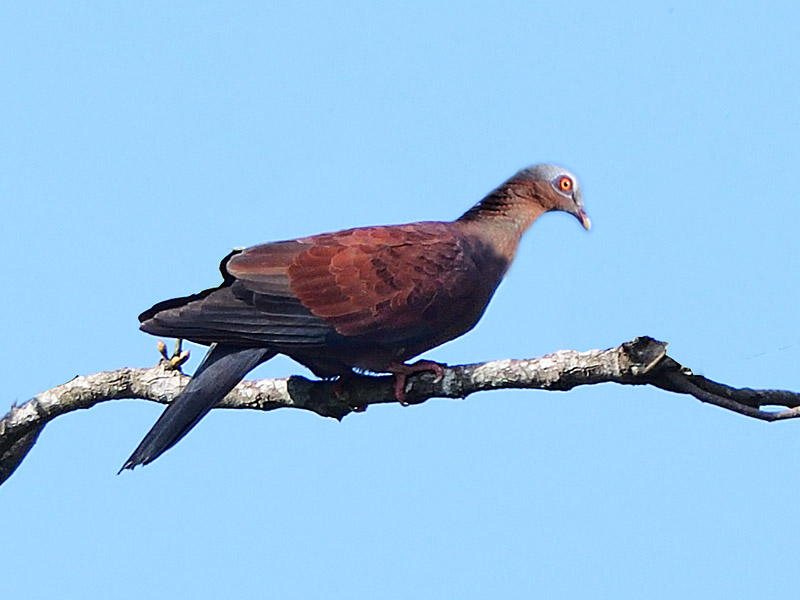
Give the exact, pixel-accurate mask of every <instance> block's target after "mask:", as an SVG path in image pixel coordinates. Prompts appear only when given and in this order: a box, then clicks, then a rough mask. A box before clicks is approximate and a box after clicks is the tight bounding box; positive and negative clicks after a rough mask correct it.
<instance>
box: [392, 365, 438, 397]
mask: <svg viewBox="0 0 800 600" xmlns="http://www.w3.org/2000/svg"><path fill="white" fill-rule="evenodd" d="M446 366H447V365H444V364H442V363H437V362H434V361H432V360H418V361H417V362H415V363H414V364H411V365H407V364H404V363H401V364H399V365H393V366H392V368H391V369H390V372H391V373H393V374H394V397H395V398H397V401H398V402H399V403H400V404H402V405H403V406H410V405H412V404H419V403H420V402H423V401H422V400H421V401H419V402H409V401H408V400H407V399H406V382H407V381H408V376H409V375H413V374H414V373H421V372H425V371H433V373H434V375H435V377H434V379H433V382H434V383H439V382H440V381H441V380H442V378H443V377H444V368H445V367H446Z"/></svg>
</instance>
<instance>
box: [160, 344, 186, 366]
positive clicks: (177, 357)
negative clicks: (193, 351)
mask: <svg viewBox="0 0 800 600" xmlns="http://www.w3.org/2000/svg"><path fill="white" fill-rule="evenodd" d="M182 345H183V340H175V350H174V351H173V353H172V356H168V355H167V345H166V344H165V343H164V342H162V341H161V340H158V353H159V354H161V357H162V362H163V363H164V364H165V365H166V367H167V368H168V369H170V370H176V371H180V370H181V366H182V365H183V364H184V363H185V362H186V361H187V360H189V351H188V350H183V349H182Z"/></svg>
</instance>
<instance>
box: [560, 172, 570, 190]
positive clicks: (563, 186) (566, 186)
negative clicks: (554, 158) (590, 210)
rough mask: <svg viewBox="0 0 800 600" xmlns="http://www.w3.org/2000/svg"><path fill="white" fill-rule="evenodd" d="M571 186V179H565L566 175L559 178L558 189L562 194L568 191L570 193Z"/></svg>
mask: <svg viewBox="0 0 800 600" xmlns="http://www.w3.org/2000/svg"><path fill="white" fill-rule="evenodd" d="M572 185H573V184H572V179H570V178H569V177H567V176H566V175H563V176H562V177H561V178H560V179H559V180H558V187H559V189H560V190H561V191H562V192H569V191H572Z"/></svg>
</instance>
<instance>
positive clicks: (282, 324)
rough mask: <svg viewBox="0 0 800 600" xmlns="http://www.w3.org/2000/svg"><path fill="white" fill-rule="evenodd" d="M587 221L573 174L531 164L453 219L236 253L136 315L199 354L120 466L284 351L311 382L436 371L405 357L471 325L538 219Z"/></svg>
mask: <svg viewBox="0 0 800 600" xmlns="http://www.w3.org/2000/svg"><path fill="white" fill-rule="evenodd" d="M550 211H563V212H566V213H569V214H571V215H574V216H575V217H576V218H577V219H578V221H579V222H580V223H581V225H582V226H583V227H584V228H585V229H586V230H587V231H588V230H589V229H590V227H591V222H590V220H589V217H588V216H587V214H586V211H585V209H584V205H583V198H582V193H581V187H580V184H579V182H578V179H577V177H576V176H575V175H574V174H572V173H571V172H570V171H568V170H567V169H565V168H563V167H559V166H556V165H553V164H537V165H533V166H531V167H528V168H524V169H522V170H520V171H518V172H517V173H516V174H515V175H513V176H512V177H510V178H509V179H508V180H506V181H505V182H504V183H502V184H501V185H500V186H498V187H497V188H495V189H494V190H493V191H491V192H490V193H489V194H487V195H486V196H485V197H484V198H483V199H482V200H480V202H478V203H477V204H475V205H474V206H472V207H471V208H470V209H469V210H467V211H466V212H465V213H464V214H462V215H461V216H460V217H459V218H457V219H455V220H454V221H422V222H416V223H409V224H405V225H384V226H374V227H359V228H355V229H346V230H342V231H336V232H332V233H323V234H319V235H313V236H310V237H303V238H299V239H294V240H285V241H278V242H271V243H267V244H262V245H257V246H252V247H249V248H245V249H237V250H234V251H232V252H231V253H230V254H228V255H227V256H226V257H225V258H224V259H223V260H222V262H221V263H220V272H221V274H222V283H221V284H220V285H218V286H217V287H214V288H210V289H207V290H205V291H201V292H199V293H197V294H193V295H190V296H186V297H181V298H173V299H170V300H166V301H163V302H159V303H158V304H156V305H154V306H153V307H152V308H150V309H148V310H146V311H144V312H143V313H142V314H141V315H140V316H139V321H140V328H141V329H142V330H143V331H145V332H147V333H149V334H152V335H155V336H164V337H173V338H178V339H185V340H190V341H192V342H196V343H198V344H202V345H207V346H209V350H208V352H207V354H206V356H205V358H204V359H203V361H202V363H201V364H200V366H199V367H198V368H197V370H196V372H195V373H194V376H193V377H192V378H191V380H190V381H189V383H188V384H187V386H186V388H185V389H184V390H183V391H182V392H181V393H180V394H179V395H178V396H177V397H176V398H175V399H174V401H173V402H172V403H170V404H169V405H168V406H167V408H166V409H165V410H164V412H163V413H162V414H161V416H160V418H159V419H158V420H157V421H156V423H155V424H154V425H153V427H152V428H151V429H150V431H149V432H148V433H147V434H146V436H145V437H144V439H143V440H142V442H141V443H140V444H139V446H138V447H137V448H136V450H135V451H134V452H133V454H132V455H131V456H130V458H129V459H128V460H127V461H126V462H125V464H124V465H123V467H122V469H120V472H122V471H123V470H124V469H133V468H134V467H136V466H138V465H145V464H148V463H150V462H152V461H153V460H155V459H156V458H158V457H159V456H160V455H161V454H163V453H164V452H165V451H167V450H168V449H170V448H171V447H172V446H174V445H175V444H176V443H177V442H178V441H180V440H181V439H182V438H183V436H185V435H186V433H188V431H189V430H190V429H192V428H193V427H194V426H195V425H196V424H197V423H198V422H199V421H200V419H202V418H203V417H204V416H205V415H206V414H207V413H208V412H209V411H210V410H211V409H212V408H213V407H214V405H216V404H217V403H218V402H219V401H220V400H221V399H222V398H223V397H225V395H227V394H228V392H230V391H231V390H232V389H233V388H234V387H235V386H236V384H237V383H238V382H239V381H241V380H242V379H243V378H244V377H245V375H246V374H247V373H248V372H249V371H251V370H252V369H253V368H255V367H256V366H257V365H259V364H261V363H263V362H265V361H267V360H269V359H270V358H272V357H274V356H275V355H277V354H284V355H286V356H289V357H290V358H292V359H294V360H295V361H297V362H298V363H300V364H302V365H304V366H306V367H307V368H309V369H310V370H311V371H312V372H313V373H314V374H315V375H316V376H318V377H322V378H346V377H348V376H352V375H353V374H354V373H356V372H373V373H390V374H393V375H394V376H395V387H394V390H395V396H396V398H397V400H398V401H400V402H401V403H405V400H406V399H405V384H406V378H407V377H408V376H409V375H410V374H412V373H416V372H420V371H433V372H434V373H435V374H436V376H437V377H441V375H442V372H443V371H442V367H443V365H441V364H439V363H435V362H433V361H426V360H421V361H418V362H416V363H412V364H408V363H407V362H406V361H408V360H409V359H411V358H414V357H416V356H418V355H419V354H422V353H423V352H425V351H427V350H430V349H431V348H435V347H436V346H439V345H441V344H443V343H445V342H447V341H449V340H452V339H454V338H457V337H459V336H461V335H463V334H464V333H466V332H468V331H469V330H471V329H472V328H473V327H474V326H475V325H476V323H477V322H478V320H479V319H480V318H481V316H482V315H483V313H484V311H485V310H486V308H487V306H488V304H489V301H490V300H491V298H492V296H493V294H494V292H495V290H496V288H497V286H498V285H499V284H500V281H501V280H502V279H503V277H504V276H505V274H506V272H507V271H508V269H509V267H510V265H511V262H512V260H513V259H514V256H515V255H516V252H517V247H518V245H519V242H520V239H521V237H522V235H523V234H524V233H525V231H526V230H527V229H528V228H529V227H530V226H531V224H532V223H533V222H534V221H535V220H536V219H537V218H538V217H540V216H541V215H542V214H544V213H546V212H550Z"/></svg>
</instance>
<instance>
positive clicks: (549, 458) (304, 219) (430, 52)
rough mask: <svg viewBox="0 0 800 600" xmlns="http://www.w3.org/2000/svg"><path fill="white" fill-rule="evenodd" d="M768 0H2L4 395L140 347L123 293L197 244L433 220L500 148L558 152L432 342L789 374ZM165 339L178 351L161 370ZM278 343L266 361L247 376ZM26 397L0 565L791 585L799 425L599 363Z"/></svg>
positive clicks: (506, 589)
mask: <svg viewBox="0 0 800 600" xmlns="http://www.w3.org/2000/svg"><path fill="white" fill-rule="evenodd" d="M799 28H800V7H798V5H797V4H796V3H789V2H785V3H772V4H771V5H770V7H769V9H767V8H766V6H765V5H763V4H759V5H751V4H744V3H741V4H739V3H735V2H734V3H730V2H726V3H714V2H710V3H704V5H703V6H698V3H684V2H671V3H663V2H654V3H640V2H636V3H634V2H632V3H610V4H606V5H600V4H598V3H596V2H568V3H531V2H528V3H509V2H475V3H470V5H469V6H465V4H464V3H435V4H433V5H431V3H427V2H426V3H402V4H400V3H398V4H396V5H394V6H381V7H377V6H375V5H374V3H356V2H351V3H348V4H347V6H333V5H332V4H328V3H304V2H296V3H291V4H290V5H287V6H286V7H283V8H279V7H274V6H270V5H269V4H267V3H252V4H246V3H225V4H210V3H203V4H201V5H195V4H193V3H180V2H174V3H169V6H166V7H165V6H163V5H160V4H156V3H147V2H144V3H142V2H138V3H105V4H103V3H68V4H64V3H38V2H29V3H17V4H16V5H8V4H7V5H5V6H4V7H3V8H2V9H0V40H2V41H0V65H1V67H2V73H3V76H2V77H0V110H1V111H2V115H3V117H2V119H0V156H2V159H1V160H0V202H2V211H3V218H2V220H1V221H0V250H1V251H2V255H3V256H4V257H5V260H4V261H3V267H2V275H3V277H2V279H3V281H4V282H5V285H4V293H3V294H2V295H0V331H1V332H2V334H3V339H4V340H5V351H4V352H3V357H4V360H3V361H2V362H1V363H0V378H1V379H2V381H3V398H4V402H5V403H6V405H10V404H11V403H12V402H15V401H17V402H21V401H25V400H27V399H28V398H30V397H31V396H33V395H34V394H36V393H37V392H39V391H42V390H45V389H48V388H50V387H53V386H55V385H58V384H60V383H63V382H64V381H67V380H69V379H70V378H72V377H74V376H75V375H78V374H87V373H93V372H97V371H102V370H108V369H115V368H119V367H122V366H147V365H151V364H153V363H154V362H155V361H156V360H157V354H156V350H155V342H156V340H155V339H153V338H151V337H149V336H147V335H145V334H143V333H141V332H139V331H138V329H137V325H138V323H137V320H136V316H137V315H138V314H139V312H141V311H142V310H143V309H146V308H148V307H149V306H150V305H151V304H153V303H154V302H156V301H159V300H163V299H165V298H169V297H173V296H175V295H184V294H187V293H192V292H195V291H198V290H200V289H204V288H206V287H209V286H212V285H215V284H216V283H217V282H218V281H219V274H218V271H217V264H218V262H219V259H220V258H221V257H223V256H224V255H225V254H226V253H227V252H228V251H229V250H230V249H231V248H232V247H235V246H244V245H251V244H255V243H259V242H265V241H270V240H277V239H286V238H292V237H296V236H300V235H308V234H313V233H318V232H322V231H330V230H336V229H341V228H345V227H350V226H356V225H370V224H383V223H399V222H408V221H415V220H431V219H450V218H453V217H456V216H458V215H459V214H460V213H461V212H463V211H464V210H465V209H466V208H468V207H469V206H470V205H471V204H473V203H474V202H476V201H477V200H479V199H480V198H481V197H482V195H483V194H485V193H486V192H487V191H489V190H490V189H492V188H493V187H495V186H496V185H497V184H499V183H500V182H501V181H503V180H504V179H505V178H507V177H508V176H510V175H511V174H513V173H514V172H515V171H516V170H517V169H519V168H521V167H523V166H527V165H529V164H532V163H536V162H542V161H552V162H557V163H560V164H563V165H565V166H568V167H569V168H571V169H572V170H574V171H575V172H576V173H578V175H579V176H580V178H581V181H582V185H583V188H584V200H585V203H586V208H587V211H588V213H589V215H590V216H591V218H592V221H593V225H594V227H593V230H592V231H591V233H590V234H586V233H585V232H584V231H583V230H582V229H581V228H580V226H579V224H578V223H576V222H575V220H574V219H573V218H570V217H568V216H566V215H547V216H546V217H545V218H543V219H541V220H540V221H538V222H537V223H536V224H535V225H534V227H533V228H532V230H531V231H530V232H529V234H528V235H527V237H526V238H525V239H524V242H523V244H522V246H521V249H520V253H519V255H518V258H517V261H516V262H515V264H514V266H513V268H512V270H511V273H510V275H509V277H508V279H507V280H506V281H505V282H504V283H503V285H502V286H501V287H500V290H499V291H498V293H497V295H496V297H495V299H494V300H493V302H492V304H491V305H490V307H489V310H488V311H487V314H486V315H485V317H484V318H483V320H482V321H481V323H480V324H479V325H478V327H477V328H476V329H475V330H474V331H472V332H471V333H469V334H468V335H467V336H464V337H463V338H460V339H458V340H456V341H453V342H451V343H449V344H446V345H445V346H442V347H440V348H438V349H436V350H434V351H432V352H430V353H428V354H427V355H426V357H428V358H432V359H436V360H440V361H444V362H447V363H450V364H456V363H462V362H478V361H482V360H489V359H494V358H505V357H534V356H538V355H541V354H544V353H548V352H552V351H555V350H558V349H561V348H574V349H579V350H586V349H590V348H605V347H610V346H615V345H617V344H619V343H621V342H623V341H626V340H629V339H631V338H633V337H634V336H637V335H651V336H654V337H656V338H659V339H664V340H666V341H669V342H670V353H671V355H672V356H673V357H674V358H675V359H676V360H678V361H681V362H682V363H684V364H686V365H688V366H690V367H692V368H693V369H695V370H696V371H697V372H700V373H702V374H705V375H706V376H708V377H711V378H712V379H717V380H720V381H724V382H727V383H729V384H732V385H741V386H745V385H746V386H751V387H769V388H787V389H794V390H800V381H799V380H798V377H797V373H798V372H797V366H796V365H797V363H798V361H800V345H798V339H797V332H798V329H800V327H799V326H800V317H798V312H797V298H798V293H799V292H800V289H799V288H798V277H797V273H798V267H799V266H800V265H798V242H797V235H796V230H797V223H798V220H799V218H800V208H799V204H798V201H797V196H798V191H797V188H796V177H795V173H796V170H797V169H796V162H797V151H798V139H800V136H799V135H798V134H800V118H798V111H797V107H798V105H800V87H799V85H798V84H799V83H800V82H799V78H800V75H798V69H797V59H798V55H799V54H800V47H799V46H798V41H797V33H796V32H797V31H798V29H799ZM201 355H202V351H201V349H199V348H195V349H194V352H193V358H192V361H191V363H190V365H189V369H190V370H191V369H193V368H194V367H195V366H196V365H197V363H198V361H199V358H200V356H201ZM290 374H305V372H304V371H303V369H302V368H301V367H300V366H299V365H297V364H295V363H293V362H291V361H289V360H288V359H283V358H278V359H275V360H273V361H270V362H269V363H268V364H266V365H264V366H262V367H260V368H259V369H258V370H257V371H256V372H254V373H253V377H284V376H287V375H290ZM160 411H161V408H160V407H159V406H157V405H155V404H152V403H147V402H143V401H121V402H114V403H106V404H104V405H101V406H99V407H95V408H93V409H92V410H89V411H81V412H79V413H72V414H70V415H68V416H65V417H62V418H60V419H58V420H56V421H55V422H54V423H52V424H51V425H50V426H48V427H47V429H46V430H45V432H44V433H43V435H42V436H41V438H40V441H39V443H38V444H37V446H36V447H35V448H34V450H33V451H32V453H31V454H30V456H29V457H28V459H27V460H26V461H25V462H24V463H23V465H22V466H21V467H20V469H19V470H18V471H17V473H15V474H14V476H13V477H12V478H11V479H10V480H9V481H8V482H7V484H6V485H4V486H3V488H2V490H0V509H2V512H3V514H4V515H5V516H6V518H5V520H4V522H5V525H4V539H5V540H6V541H7V542H8V543H5V544H2V546H3V549H1V550H0V561H2V563H3V564H4V566H5V569H6V574H7V575H8V576H7V577H5V578H4V595H7V596H8V597H26V598H52V597H53V596H54V594H57V595H58V597H60V598H86V597H109V598H142V597H155V598H158V597H168V596H169V597H176V596H177V597H194V598H218V597H220V596H221V595H229V594H231V593H234V595H235V596H236V597H244V598H247V597H258V598H262V597H276V598H291V597H296V598H326V599H330V598H359V597H361V598H365V597H368V598H424V597H436V598H485V597H488V596H490V595H491V596H492V597H503V598H531V597H545V598H562V597H569V598H598V597H613V598H642V597H648V598H676V597H685V598H701V597H702V598H705V597H709V596H712V597H727V598H752V597H755V596H758V597H771V598H778V597H794V594H795V593H796V590H795V586H794V584H793V583H792V580H791V579H790V578H788V577H786V576H785V575H781V570H780V567H778V568H777V570H776V568H775V567H776V566H778V565H780V564H782V563H781V562H780V559H781V557H792V556H795V555H797V553H798V550H800V541H798V540H800V525H798V524H797V520H796V519H794V518H792V515H793V514H794V510H795V508H796V506H795V501H796V498H797V493H798V485H797V479H798V478H797V465H796V462H797V457H798V455H800V452H798V447H799V446H800V429H799V428H800V424H798V423H793V422H787V423H781V424H776V425H767V424H764V423H760V422H756V421H751V420H748V419H746V418H744V417H741V416H738V415H734V414H728V413H725V412H724V411H722V410H720V409H717V408H714V407H708V406H705V405H702V404H700V403H698V402H697V401H695V400H693V399H691V398H687V397H682V396H675V395H670V394H667V393H666V392H662V391H659V390H653V389H645V388H633V387H621V386H614V385H610V384H608V385H600V386H590V387H584V388H580V389H577V390H574V391H571V392H569V393H566V394H565V393H547V392H535V391H502V392H494V393H486V394H481V395H476V396H472V397H470V398H469V399H467V400H466V401H463V402H460V401H446V400H432V401H429V402H427V403H426V404H424V405H421V406H416V407H411V408H403V407H400V406H384V407H371V408H370V409H369V410H368V411H366V412H365V413H363V414H357V415H352V416H349V417H347V418H346V419H345V420H344V421H343V422H342V423H337V422H335V421H332V420H325V419H321V418H319V417H316V416H314V415H310V414H305V413H301V412H299V411H290V410H284V411H275V412H271V413H249V412H244V411H242V412H239V411H236V412H230V411H214V412H213V413H212V414H211V415H210V416H209V417H207V418H206V419H205V420H204V421H203V423H202V424H201V425H200V426H198V427H197V429H196V430H195V431H193V432H192V433H191V435H189V436H188V437H187V438H186V439H185V440H184V441H183V442H181V444H180V445H179V446H177V447H176V448H175V449H174V450H172V451H170V452H169V453H167V454H166V455H165V456H164V457H163V458H161V459H160V460H158V461H157V462H156V463H154V464H152V465H150V466H148V467H147V468H145V469H139V470H137V471H136V472H134V473H126V474H124V475H121V476H116V475H115V473H116V472H117V469H119V467H120V465H121V464H122V462H123V461H124V460H125V458H127V456H128V455H129V454H130V452H131V450H132V449H133V448H134V447H135V446H136V444H137V443H138V442H139V440H140V439H141V437H142V436H143V434H144V433H145V432H146V431H147V429H148V428H149V427H150V425H151V424H152V422H153V421H154V420H155V419H156V417H157V416H158V414H159V413H160Z"/></svg>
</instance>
